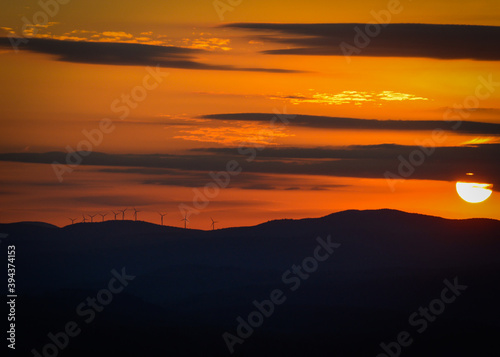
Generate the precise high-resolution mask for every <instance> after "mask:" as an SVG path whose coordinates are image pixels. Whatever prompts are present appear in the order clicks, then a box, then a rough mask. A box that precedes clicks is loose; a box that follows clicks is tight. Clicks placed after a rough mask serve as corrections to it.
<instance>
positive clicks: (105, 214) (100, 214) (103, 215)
mask: <svg viewBox="0 0 500 357" xmlns="http://www.w3.org/2000/svg"><path fill="white" fill-rule="evenodd" d="M107 215H108V214H107V213H104V214H102V213H99V216H101V217H102V221H103V222H104V217H106V216H107Z"/></svg>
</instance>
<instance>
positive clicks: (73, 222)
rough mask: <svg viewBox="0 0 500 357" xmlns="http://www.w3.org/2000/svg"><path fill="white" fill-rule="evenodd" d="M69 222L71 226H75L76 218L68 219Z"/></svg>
mask: <svg viewBox="0 0 500 357" xmlns="http://www.w3.org/2000/svg"><path fill="white" fill-rule="evenodd" d="M68 219H69V220H70V221H71V224H75V221H76V218H68Z"/></svg>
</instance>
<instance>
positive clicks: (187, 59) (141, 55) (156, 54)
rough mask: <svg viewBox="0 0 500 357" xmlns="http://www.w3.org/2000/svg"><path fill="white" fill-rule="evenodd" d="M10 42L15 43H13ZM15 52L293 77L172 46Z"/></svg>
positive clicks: (32, 44) (87, 45)
mask: <svg viewBox="0 0 500 357" xmlns="http://www.w3.org/2000/svg"><path fill="white" fill-rule="evenodd" d="M14 41H16V40H15V39H14ZM10 46H11V39H9V38H6V37H0V47H5V48H7V47H10ZM19 49H21V50H26V51H31V52H37V53H44V54H48V55H53V56H56V58H57V59H58V60H59V61H64V62H76V63H88V64H104V65H118V66H156V65H160V66H161V67H166V68H181V69H196V70H220V71H247V72H269V73H295V72H297V71H293V70H286V69H279V68H243V67H235V66H232V65H212V64H205V63H201V62H197V61H196V60H195V59H196V55H197V54H201V53H205V51H203V50H200V49H191V48H183V47H175V46H154V45H145V44H137V43H116V42H87V41H61V40H53V39H40V38H31V39H24V40H23V42H21V43H20V45H19Z"/></svg>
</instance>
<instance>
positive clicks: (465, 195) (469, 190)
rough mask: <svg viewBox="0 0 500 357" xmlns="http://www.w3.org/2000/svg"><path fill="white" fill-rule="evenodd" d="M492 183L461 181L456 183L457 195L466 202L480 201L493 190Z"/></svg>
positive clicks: (485, 198)
mask: <svg viewBox="0 0 500 357" xmlns="http://www.w3.org/2000/svg"><path fill="white" fill-rule="evenodd" d="M492 186H493V185H491V184H488V183H475V182H461V181H458V182H457V184H456V187H457V193H458V195H459V196H460V197H461V198H462V199H463V200H464V201H466V202H469V203H480V202H483V201H486V200H487V199H488V197H490V196H491V193H492V192H493V191H492V190H491V188H492Z"/></svg>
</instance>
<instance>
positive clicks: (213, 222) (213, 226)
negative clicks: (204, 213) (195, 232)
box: [210, 217, 219, 231]
mask: <svg viewBox="0 0 500 357" xmlns="http://www.w3.org/2000/svg"><path fill="white" fill-rule="evenodd" d="M210 219H211V220H212V230H213V231H215V223H219V222H217V221H214V219H213V218H212V217H210Z"/></svg>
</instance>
